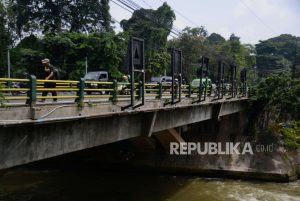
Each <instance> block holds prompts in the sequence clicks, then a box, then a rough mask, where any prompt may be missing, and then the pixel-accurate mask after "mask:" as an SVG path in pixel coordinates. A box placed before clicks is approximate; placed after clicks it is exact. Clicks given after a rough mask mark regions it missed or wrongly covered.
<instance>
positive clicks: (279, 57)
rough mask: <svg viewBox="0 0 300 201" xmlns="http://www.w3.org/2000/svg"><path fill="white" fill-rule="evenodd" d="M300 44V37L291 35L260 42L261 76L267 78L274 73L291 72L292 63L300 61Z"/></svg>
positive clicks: (259, 62) (258, 64) (259, 63)
mask: <svg viewBox="0 0 300 201" xmlns="http://www.w3.org/2000/svg"><path fill="white" fill-rule="evenodd" d="M299 43H300V37H295V36H292V35H289V34H282V35H280V36H277V37H274V38H270V39H268V40H265V41H260V42H259V43H258V44H257V45H256V51H257V67H258V72H259V74H260V75H261V76H267V75H269V74H271V73H273V72H282V71H286V70H289V69H290V67H291V65H292V63H294V62H297V61H298V60H299V61H300V54H299V53H298V44H299Z"/></svg>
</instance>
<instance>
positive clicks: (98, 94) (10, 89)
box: [0, 76, 247, 105]
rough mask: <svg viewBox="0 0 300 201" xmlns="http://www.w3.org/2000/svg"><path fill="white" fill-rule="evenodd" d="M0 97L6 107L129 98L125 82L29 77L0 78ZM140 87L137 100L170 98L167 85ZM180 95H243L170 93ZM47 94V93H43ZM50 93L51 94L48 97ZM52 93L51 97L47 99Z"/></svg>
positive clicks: (239, 93) (232, 90)
mask: <svg viewBox="0 0 300 201" xmlns="http://www.w3.org/2000/svg"><path fill="white" fill-rule="evenodd" d="M0 84H2V85H3V86H4V87H2V88H0V93H2V94H4V100H5V101H6V102H9V103H21V101H25V104H28V105H35V104H36V102H37V101H41V102H43V101H44V100H46V99H58V100H60V99H68V100H69V101H71V102H84V101H85V100H88V101H90V100H95V101H97V100H100V101H112V102H117V101H118V100H124V99H129V98H130V97H131V94H130V93H131V89H130V83H128V82H117V81H116V80H114V81H112V82H97V81H85V80H84V79H83V78H82V79H80V80H42V79H36V77H35V76H30V77H29V79H15V78H0ZM142 87H143V84H142V83H135V85H134V89H135V90H134V93H135V94H134V97H135V98H136V99H140V98H141V97H142V94H141V93H143V92H144V93H145V97H146V98H148V99H170V98H171V96H172V87H171V84H162V83H157V84H156V83H146V84H145V85H144V87H145V88H144V90H143V88H142ZM179 91H181V97H183V98H192V99H194V98H199V97H204V100H205V97H208V98H211V100H216V97H218V94H219V93H221V94H223V96H222V98H233V97H245V96H246V95H247V92H246V91H245V87H244V86H238V85H237V84H236V83H235V86H233V87H232V86H231V87H229V88H228V87H227V88H226V87H223V88H220V91H218V90H217V88H216V87H215V88H214V87H213V86H212V85H206V86H202V87H201V88H199V87H193V86H192V85H190V84H188V85H181V90H179V85H176V86H175V87H174V93H175V95H176V96H177V97H178V95H179ZM46 92H47V93H46ZM52 92H54V93H52ZM49 93H52V96H50V95H48V94H49Z"/></svg>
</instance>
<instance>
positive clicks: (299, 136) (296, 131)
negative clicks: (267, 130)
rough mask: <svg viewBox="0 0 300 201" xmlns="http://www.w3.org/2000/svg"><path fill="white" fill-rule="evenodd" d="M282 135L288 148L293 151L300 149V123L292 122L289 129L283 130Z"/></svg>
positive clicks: (281, 130) (284, 128)
mask: <svg viewBox="0 0 300 201" xmlns="http://www.w3.org/2000/svg"><path fill="white" fill-rule="evenodd" d="M280 133H281V134H282V136H283V140H284V146H285V147H286V148H288V149H293V150H295V149H299V148H300V121H298V122H292V123H291V124H289V125H288V126H287V127H283V128H281V129H280Z"/></svg>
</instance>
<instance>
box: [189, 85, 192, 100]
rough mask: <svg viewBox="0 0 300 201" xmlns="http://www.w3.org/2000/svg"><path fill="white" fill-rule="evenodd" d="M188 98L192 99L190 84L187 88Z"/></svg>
mask: <svg viewBox="0 0 300 201" xmlns="http://www.w3.org/2000/svg"><path fill="white" fill-rule="evenodd" d="M188 90H189V91H188V93H189V94H188V98H191V97H192V85H191V84H189V86H188Z"/></svg>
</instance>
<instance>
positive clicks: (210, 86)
mask: <svg viewBox="0 0 300 201" xmlns="http://www.w3.org/2000/svg"><path fill="white" fill-rule="evenodd" d="M206 84H207V86H206ZM201 86H202V87H203V90H204V88H205V86H206V87H207V90H211V89H213V84H212V82H211V79H210V78H208V79H207V80H206V78H202V84H201ZM191 87H192V92H193V93H194V92H196V91H198V90H199V87H200V79H199V78H198V79H194V80H193V81H192V82H191Z"/></svg>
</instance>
